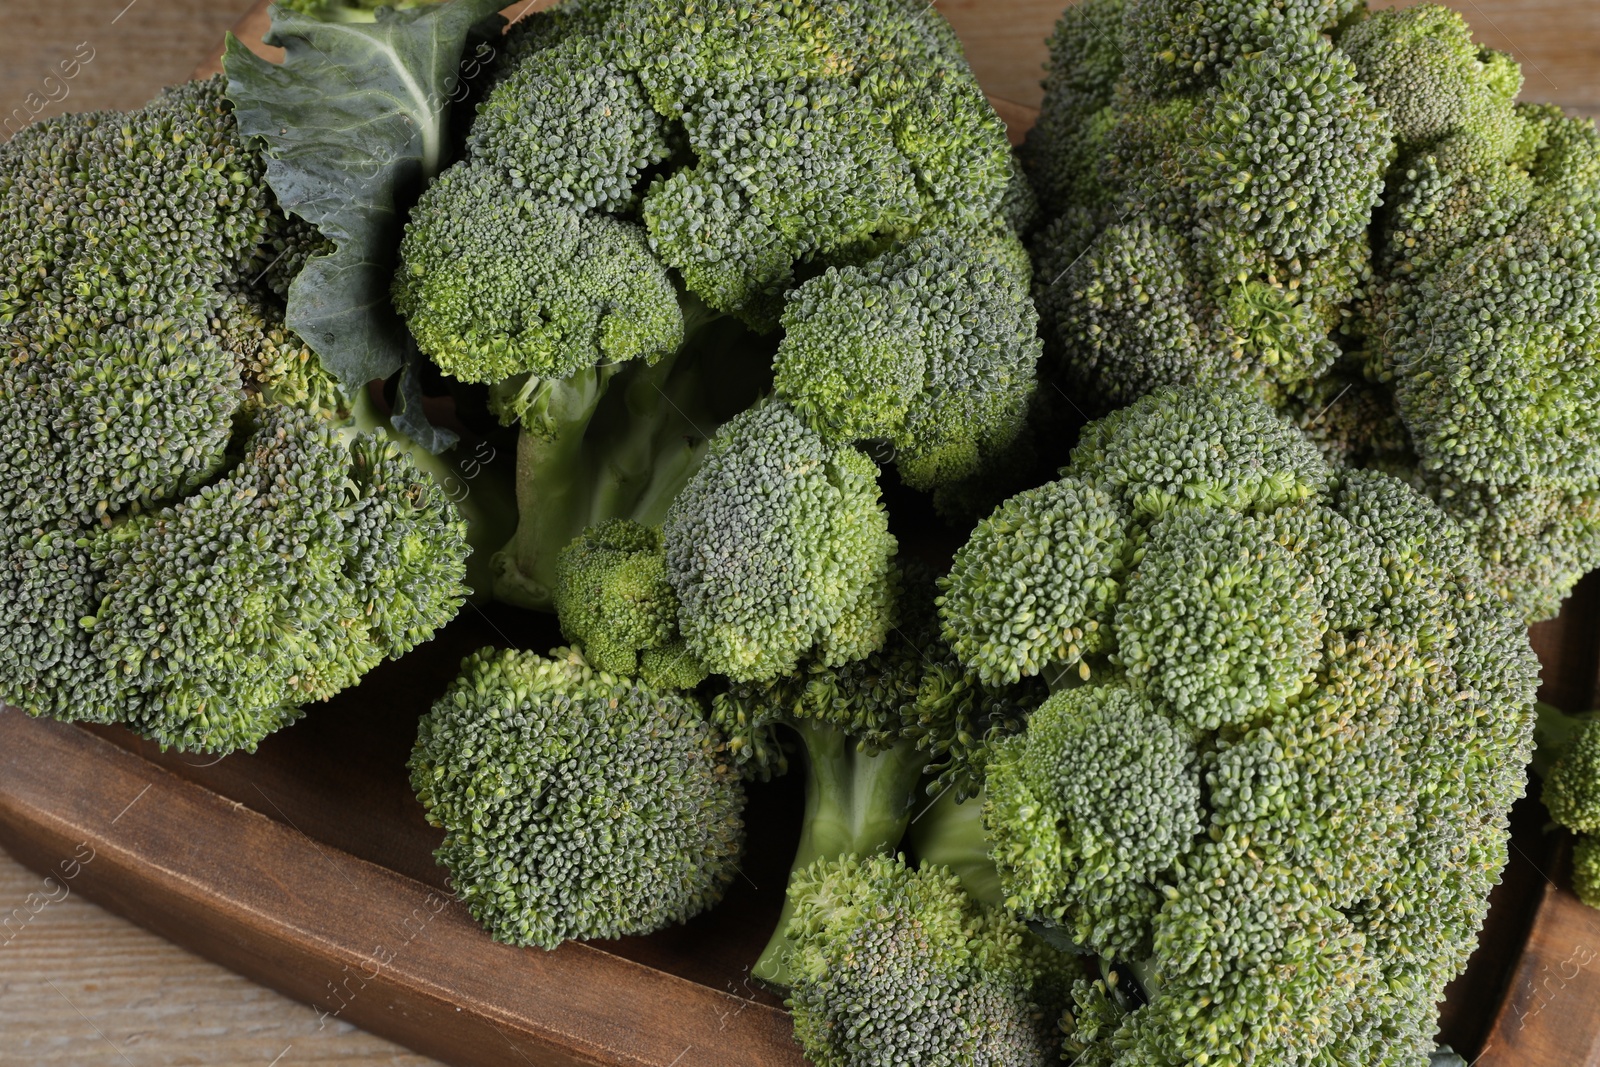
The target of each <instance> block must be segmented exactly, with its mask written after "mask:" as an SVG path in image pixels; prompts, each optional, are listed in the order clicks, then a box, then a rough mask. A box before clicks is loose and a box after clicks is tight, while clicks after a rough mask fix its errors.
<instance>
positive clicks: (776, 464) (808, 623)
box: [662, 403, 897, 681]
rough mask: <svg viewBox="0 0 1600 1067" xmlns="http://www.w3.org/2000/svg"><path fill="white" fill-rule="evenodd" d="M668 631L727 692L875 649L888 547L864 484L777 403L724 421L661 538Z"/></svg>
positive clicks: (865, 463) (884, 520)
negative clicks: (674, 617)
mask: <svg viewBox="0 0 1600 1067" xmlns="http://www.w3.org/2000/svg"><path fill="white" fill-rule="evenodd" d="M662 544H663V548H664V550H665V552H666V560H667V580H668V581H669V582H670V583H671V585H672V588H673V589H674V590H675V591H676V592H677V595H678V601H679V605H680V607H679V612H678V626H679V629H680V631H681V632H682V634H683V638H684V641H685V643H686V644H687V645H688V648H689V651H690V652H692V653H693V654H694V655H695V656H696V657H697V658H698V659H699V660H700V662H702V663H703V664H705V666H706V668H707V669H708V670H710V671H712V672H714V673H716V674H722V675H726V676H727V677H728V678H731V679H733V680H735V681H760V680H766V679H772V678H776V677H777V676H778V675H780V674H784V673H786V672H788V671H791V670H793V669H794V668H795V666H796V665H797V664H798V663H799V662H800V660H801V657H803V656H808V655H812V656H815V658H816V659H817V660H818V661H819V662H821V663H824V664H828V665H835V664H841V663H846V662H849V661H850V660H854V659H859V658H861V657H862V656H865V655H866V654H867V653H869V652H871V651H872V650H873V649H876V648H878V647H879V646H881V645H882V644H883V640H884V636H885V634H886V633H887V631H888V627H889V621H890V617H891V615H890V613H891V610H892V604H891V600H892V597H891V590H890V561H891V559H892V558H893V556H894V553H895V551H896V548H897V543H896V541H895V539H894V537H893V535H891V534H890V533H889V520H888V514H887V512H885V511H884V508H883V504H882V502H881V501H880V500H879V496H878V470H877V467H875V466H874V465H873V463H872V461H871V460H870V459H868V458H867V457H866V455H865V454H864V453H862V452H860V451H859V450H857V449H856V448H854V447H852V446H850V445H842V446H831V445H828V444H826V443H824V442H823V440H822V439H821V438H820V437H818V436H817V435H816V433H815V432H813V431H812V430H810V429H809V428H808V427H807V426H806V425H805V423H803V422H802V421H801V420H800V419H799V418H798V417H797V416H796V415H795V414H794V412H792V411H790V410H789V409H788V408H787V407H785V406H784V405H783V404H780V403H768V404H763V405H761V406H758V407H756V408H753V409H752V410H750V411H747V412H745V413H744V414H742V415H739V416H738V417H736V418H735V419H733V420H731V421H730V422H729V423H728V424H727V425H726V426H725V427H723V428H722V430H721V431H719V432H718V434H717V436H716V438H715V439H714V440H713V441H712V443H711V450H710V453H709V454H708V455H707V457H706V459H705V462H704V464H703V465H702V466H701V468H700V470H699V471H698V472H696V474H695V475H694V477H693V478H692V479H691V480H690V481H689V484H688V485H687V486H685V487H684V489H683V491H682V493H680V494H679V496H678V498H677V500H676V501H675V502H674V503H673V505H672V507H671V509H670V510H669V511H668V513H667V519H666V523H665V525H664V526H663V529H662Z"/></svg>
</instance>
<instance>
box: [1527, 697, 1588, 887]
mask: <svg viewBox="0 0 1600 1067" xmlns="http://www.w3.org/2000/svg"><path fill="white" fill-rule="evenodd" d="M1534 740H1535V742H1536V743H1537V745H1538V747H1537V748H1536V749H1535V750H1534V753H1533V769H1534V770H1535V771H1536V772H1537V773H1538V775H1539V777H1540V778H1541V779H1543V782H1544V786H1543V792H1542V794H1541V797H1540V799H1542V800H1543V801H1544V806H1545V807H1546V808H1547V809H1548V810H1549V812H1550V818H1551V819H1553V820H1554V821H1555V822H1556V824H1557V825H1559V826H1563V827H1565V828H1566V829H1568V830H1571V831H1572V832H1573V833H1574V834H1576V835H1577V838H1576V840H1575V841H1574V842H1573V845H1572V891H1573V892H1574V893H1576V894H1577V896H1578V899H1579V900H1581V901H1583V902H1584V903H1585V904H1587V905H1589V906H1590V907H1591V908H1600V717H1597V716H1596V715H1595V713H1593V712H1588V713H1584V714H1579V715H1568V714H1567V713H1566V712H1564V711H1562V710H1561V709H1560V708H1557V707H1555V706H1554V705H1552V704H1546V703H1544V702H1543V701H1540V703H1539V722H1538V725H1537V726H1536V727H1535V729H1534Z"/></svg>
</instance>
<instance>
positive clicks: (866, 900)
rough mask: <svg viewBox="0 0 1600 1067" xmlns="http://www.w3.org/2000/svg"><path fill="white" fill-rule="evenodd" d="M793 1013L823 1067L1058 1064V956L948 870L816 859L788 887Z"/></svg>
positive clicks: (884, 859) (810, 1055)
mask: <svg viewBox="0 0 1600 1067" xmlns="http://www.w3.org/2000/svg"><path fill="white" fill-rule="evenodd" d="M789 894H790V896H791V898H792V899H793V900H794V902H795V903H794V911H795V914H794V929H795V939H796V945H797V947H796V952H795V965H794V987H793V990H792V992H791V993H790V996H789V1001H788V1003H789V1008H790V1010H791V1011H792V1012H793V1013H794V1024H795V1026H794V1028H795V1038H796V1040H798V1041H799V1042H800V1044H801V1045H802V1046H803V1047H804V1048H805V1052H806V1059H807V1060H808V1061H810V1062H811V1063H814V1064H817V1065H818V1067H869V1065H874V1067H875V1065H886V1064H896V1063H916V1064H926V1065H929V1067H934V1065H938V1067H955V1065H956V1064H966V1065H976V1067H1032V1065H1035V1064H1040V1063H1046V1062H1049V1061H1052V1060H1055V1059H1058V1058H1059V1056H1060V1052H1059V1048H1060V1042H1061V1035H1060V1033H1059V1031H1057V1029H1056V1019H1057V1016H1058V1015H1059V1014H1060V1010H1061V1007H1062V1004H1063V1001H1064V997H1063V996H1062V994H1063V992H1064V988H1063V987H1064V986H1065V984H1066V983H1065V982H1063V981H1062V980H1061V979H1060V977H1059V975H1060V973H1061V972H1062V967H1061V964H1060V962H1059V961H1058V960H1057V958H1056V956H1057V954H1056V953H1055V952H1054V951H1053V950H1051V949H1049V948H1047V947H1046V946H1044V945H1043V944H1042V943H1041V942H1039V941H1038V940H1037V939H1036V938H1035V937H1034V936H1033V935H1032V934H1031V933H1029V931H1028V929H1027V927H1026V926H1024V925H1023V924H1022V923H1020V922H1018V921H1017V920H1015V919H1013V918H1011V917H1010V916H1009V915H1007V914H1006V913H1005V912H1004V911H1002V910H1000V909H998V908H993V907H989V906H985V905H981V904H978V903H976V902H974V901H972V900H971V899H970V898H968V897H967V895H966V894H965V892H963V890H962V888H961V883H960V881H959V880H958V879H956V878H955V877H953V876H952V875H951V874H950V872H949V871H947V870H945V869H943V868H938V867H934V868H927V867H924V868H923V869H921V870H914V869H912V868H910V867H907V866H906V865H905V862H904V860H903V859H894V858H891V857H888V856H872V857H868V858H865V859H862V858H859V857H855V856H849V857H844V858H841V859H838V860H832V861H822V862H819V863H817V864H815V865H813V866H811V867H808V868H807V869H806V870H804V871H802V872H801V873H800V874H799V875H798V876H797V878H796V880H795V881H794V882H793V883H791V885H790V888H789Z"/></svg>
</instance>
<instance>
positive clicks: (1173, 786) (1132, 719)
mask: <svg viewBox="0 0 1600 1067" xmlns="http://www.w3.org/2000/svg"><path fill="white" fill-rule="evenodd" d="M1198 767H1199V755H1198V753H1197V752H1196V751H1195V748H1194V744H1193V742H1192V740H1191V731H1190V730H1189V729H1188V728H1187V726H1186V724H1184V723H1183V722H1182V721H1181V720H1180V721H1178V722H1174V721H1173V720H1172V719H1171V718H1169V717H1167V716H1164V715H1162V714H1161V713H1159V712H1158V711H1157V710H1156V708H1155V705H1154V704H1153V703H1152V702H1151V701H1149V700H1148V699H1146V698H1144V697H1142V696H1141V695H1139V694H1138V693H1137V692H1135V691H1134V690H1132V689H1125V688H1122V687H1117V686H1086V687H1084V688H1081V689H1073V690H1067V691H1064V692H1059V693H1056V694H1054V695H1052V696H1051V697H1050V698H1049V699H1048V700H1046V701H1045V702H1044V703H1043V704H1042V705H1040V707H1039V708H1038V710H1037V711H1035V712H1034V713H1033V715H1032V716H1031V717H1030V718H1029V720H1028V726H1027V733H1026V741H1025V742H1019V741H1015V740H1013V741H1002V742H999V743H997V745H996V752H995V754H994V756H993V758H992V760H991V762H990V765H989V774H988V778H987V784H988V796H989V803H990V804H991V805H992V809H991V815H990V816H989V820H990V823H989V824H990V826H991V828H992V829H991V835H992V844H991V848H992V849H993V850H994V854H995V858H996V863H997V865H998V866H1000V867H1001V868H1003V869H1004V870H1005V871H1006V875H1005V883H1004V884H1005V888H1006V891H1007V893H1008V897H1007V900H1006V904H1007V906H1008V907H1011V908H1013V909H1014V910H1017V911H1019V912H1021V913H1022V914H1024V915H1031V916H1035V917H1039V918H1044V919H1047V920H1049V921H1051V922H1054V923H1057V924H1059V925H1060V926H1062V927H1064V930H1063V932H1064V933H1066V934H1067V936H1069V937H1070V938H1071V939H1072V940H1073V941H1075V942H1077V943H1079V944H1085V945H1095V946H1097V948H1098V950H1099V951H1100V952H1102V953H1103V954H1105V955H1108V956H1112V957H1115V958H1117V959H1144V958H1145V957H1147V956H1149V955H1150V952H1151V946H1150V942H1149V931H1150V923H1151V920H1152V918H1153V917H1154V915H1155V914H1156V912H1157V911H1159V910H1160V907H1161V904H1162V897H1161V894H1160V893H1159V892H1158V890H1157V889H1156V887H1155V886H1154V884H1153V883H1154V882H1155V881H1156V880H1157V879H1158V878H1159V877H1160V876H1161V875H1162V874H1164V873H1166V872H1168V871H1170V870H1171V869H1172V866H1173V864H1174V862H1175V861H1176V860H1177V859H1178V857H1179V856H1181V855H1183V854H1184V853H1185V852H1187V851H1188V849H1189V847H1190V845H1191V844H1192V843H1193V841H1194V838H1195V837H1196V835H1197V834H1199V832H1200V828H1201V805H1200V785H1199V775H1198V774H1197V773H1196V772H1197V769H1198Z"/></svg>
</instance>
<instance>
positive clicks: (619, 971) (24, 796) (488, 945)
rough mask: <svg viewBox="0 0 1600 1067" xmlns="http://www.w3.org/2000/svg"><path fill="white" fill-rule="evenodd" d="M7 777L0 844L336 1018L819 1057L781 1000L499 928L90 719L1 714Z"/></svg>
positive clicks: (787, 1058)
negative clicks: (500, 934) (87, 723)
mask: <svg viewBox="0 0 1600 1067" xmlns="http://www.w3.org/2000/svg"><path fill="white" fill-rule="evenodd" d="M68 766H70V767H75V768H80V769H81V768H93V769H94V776H93V779H92V780H91V781H89V782H84V783H81V784H80V785H79V787H78V788H75V789H73V790H71V791H69V792H63V790H62V788H61V780H60V777H59V775H58V774H57V773H56V769H57V768H59V767H68ZM0 783H3V784H0V827H3V833H0V838H3V840H0V843H3V844H4V846H5V847H6V848H7V850H8V851H10V852H11V853H12V854H13V855H14V856H16V857H17V858H18V859H20V860H21V861H22V862H23V863H25V864H27V865H29V866H30V867H32V868H34V869H35V870H40V871H43V872H51V873H52V874H53V875H54V877H56V878H58V879H62V878H66V879H70V881H69V883H68V884H69V885H70V887H71V888H72V889H73V890H74V891H81V892H82V893H83V894H84V895H85V896H87V897H90V898H92V899H96V900H99V901H101V902H103V903H105V904H107V905H108V906H109V907H111V908H112V909H113V910H114V911H117V912H118V913H120V914H123V915H126V916H128V917H129V918H131V919H133V920H134V921H135V922H138V923H140V924H141V925H143V926H146V927H148V928H149V929H151V930H153V931H155V932H156V933H159V934H162V935H163V936H166V937H169V938H172V939H173V940H176V941H178V942H179V943H181V944H184V945H187V946H189V947H191V948H193V949H195V950H196V951H199V952H200V953H202V954H203V955H205V956H207V957H208V958H211V959H214V960H216V961H218V962H219V963H222V964H224V965H226V966H228V967H231V968H233V969H235V970H239V971H243V972H246V973H249V974H251V975H252V976H254V977H255V978H257V979H259V980H260V981H262V982H264V983H266V984H268V985H270V986H272V987H274V988H276V989H278V990H280V991H282V992H284V993H285V994H287V995H289V996H290V997H292V998H294V999H295V1000H299V1001H302V1002H304V1003H306V1004H309V1005H312V1006H313V1007H315V1008H316V1009H317V1010H318V1012H319V1013H320V1014H321V1015H323V1016H331V1017H333V1018H335V1019H339V1020H343V1021H347V1022H352V1023H355V1024H357V1025H360V1026H364V1027H367V1028H371V1029H381V1030H382V1031H383V1032H384V1033H385V1034H386V1035H388V1036H390V1037H393V1038H395V1039H397V1040H399V1041H401V1042H403V1043H404V1044H406V1045H407V1046H409V1047H411V1048H414V1049H416V1050H418V1051H420V1052H424V1053H427V1054H429V1055H434V1056H438V1057H440V1058H441V1059H444V1060H446V1061H447V1062H450V1063H455V1064H461V1065H463V1067H466V1065H472V1067H521V1065H525V1064H534V1065H537V1067H595V1065H634V1064H637V1065H651V1067H656V1065H660V1067H665V1065H667V1064H679V1065H682V1067H693V1065H704V1067H747V1065H751V1064H760V1065H771V1067H800V1064H801V1062H802V1061H801V1060H800V1057H799V1053H798V1051H797V1050H796V1048H795V1046H794V1045H793V1042H792V1041H791V1039H790V1036H789V1023H788V1019H787V1017H786V1016H785V1015H784V1014H783V1013H782V1012H781V1011H780V1010H778V1009H776V1008H774V1007H771V1006H770V1005H768V1004H763V1003H755V1002H752V1001H751V1000H750V999H748V998H745V997H741V996H737V995H734V994H731V993H727V992H724V991H722V990H720V989H714V988H711V987H709V986H707V985H703V984H701V983H699V982H694V981H689V980H687V979H684V978H679V977H676V976H674V975H670V974H667V973H665V972H662V971H659V970H656V969H654V968H651V967H646V966H644V965H642V964H639V963H635V962H633V961H631V960H628V959H625V958H623V957H622V956H619V955H615V954H613V953H611V952H607V951H604V950H602V949H600V948H595V947H592V946H590V945H581V944H567V945H564V946H562V947H561V948H560V949H558V950H557V951H555V952H548V953H547V952H541V951H537V950H531V951H530V950H521V949H515V948H509V947H507V946H503V945H496V944H494V943H493V942H490V941H489V940H488V939H487V938H486V937H485V935H484V934H483V932H482V930H481V929H479V928H478V926H477V925H476V924H475V923H474V922H473V921H472V919H471V918H470V917H469V916H468V915H467V913H466V910H465V909H464V908H463V907H461V906H460V905H459V904H457V903H455V902H454V901H453V900H452V899H451V898H450V896H449V894H448V893H447V892H445V891H442V890H440V889H437V888H435V887H433V886H430V885H427V884H424V883H421V882H418V881H415V880H413V879H410V878H407V877H405V876H403V875H399V874H396V873H395V872H393V871H391V870H388V869H386V868H383V867H380V866H377V865H375V864H371V863H366V862H364V861H362V860H359V859H356V858H355V857H353V856H350V855H348V854H347V853H344V852H342V851H340V850H338V849H336V848H334V847H332V846H329V845H326V844H323V843H319V842H317V841H314V840H313V839H312V838H310V837H308V836H306V834H304V833H301V832H300V831H299V830H298V829H297V828H295V827H294V826H292V825H290V824H288V823H286V822H281V821H278V820H275V819H272V818H268V817H266V816H265V815H262V814H260V813H259V812H255V811H252V810H250V809H249V808H247V807H245V806H244V805H242V804H236V803H234V802H232V801H230V800H228V799H226V798H225V797H221V796H219V795H217V794H216V793H213V792H212V791H210V790H208V789H205V788H202V787H200V786H198V785H195V784H193V783H191V782H187V781H184V780H183V779H181V778H179V777H178V776H176V775H173V774H170V773H166V772H163V771H159V770H155V769H154V768H153V767H152V766H151V764H150V763H149V762H148V761H147V760H144V759H142V758H140V757H139V756H137V755H134V754H133V753H130V752H127V751H124V750H122V749H119V748H117V747H116V746H114V745H112V744H111V743H110V742H108V741H106V740H104V739H103V738H100V737H98V736H96V735H95V734H92V733H90V732H88V731H86V730H83V729H80V728H78V727H75V726H68V725H64V724H59V723H49V722H42V721H35V720H29V719H26V718H25V717H24V716H22V715H21V714H20V713H18V712H15V711H0ZM124 798H125V799H124ZM268 802H269V803H271V801H270V799H269V801H268ZM28 910H32V909H31V908H29V909H28ZM3 922H4V920H3V919H0V923H3ZM20 932H21V933H26V928H25V927H23V928H22V929H21V931H20Z"/></svg>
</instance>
